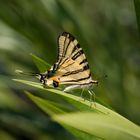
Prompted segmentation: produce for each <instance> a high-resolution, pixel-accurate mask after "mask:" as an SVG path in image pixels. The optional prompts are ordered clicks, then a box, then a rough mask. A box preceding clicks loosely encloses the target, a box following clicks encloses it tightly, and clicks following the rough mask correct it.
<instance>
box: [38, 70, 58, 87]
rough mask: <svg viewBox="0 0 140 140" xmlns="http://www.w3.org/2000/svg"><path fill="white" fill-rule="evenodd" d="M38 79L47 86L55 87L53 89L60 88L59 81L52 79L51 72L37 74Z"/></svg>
mask: <svg viewBox="0 0 140 140" xmlns="http://www.w3.org/2000/svg"><path fill="white" fill-rule="evenodd" d="M36 77H37V78H38V79H39V81H40V82H41V83H42V84H43V85H45V86H53V87H58V86H59V82H58V79H57V78H56V77H52V78H51V77H50V72H49V71H48V72H47V73H39V74H36Z"/></svg>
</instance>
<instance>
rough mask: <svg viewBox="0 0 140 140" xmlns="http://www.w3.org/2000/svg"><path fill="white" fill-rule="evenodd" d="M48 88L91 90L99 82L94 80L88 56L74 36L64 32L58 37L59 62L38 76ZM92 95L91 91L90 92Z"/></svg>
mask: <svg viewBox="0 0 140 140" xmlns="http://www.w3.org/2000/svg"><path fill="white" fill-rule="evenodd" d="M36 76H37V77H38V78H39V80H40V82H41V83H42V84H43V85H45V86H46V87H47V86H53V87H59V86H60V85H66V88H65V89H64V91H65V92H67V91H70V90H72V89H75V88H82V89H89V88H90V87H92V86H93V85H95V84H98V81H96V80H93V79H92V77H91V72H90V69H89V64H88V62H87V59H86V56H85V54H84V51H83V49H82V48H81V47H80V44H79V43H78V41H77V40H76V39H75V37H74V36H73V35H71V34H70V33H67V32H63V33H62V34H61V35H60V36H59V37H58V56H57V62H56V63H55V64H54V65H53V66H52V67H51V68H50V69H49V70H47V71H46V72H45V73H39V74H37V75H36ZM88 91H89V93H90V94H92V93H91V91H90V90H88Z"/></svg>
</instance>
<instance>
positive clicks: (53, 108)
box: [25, 91, 65, 115]
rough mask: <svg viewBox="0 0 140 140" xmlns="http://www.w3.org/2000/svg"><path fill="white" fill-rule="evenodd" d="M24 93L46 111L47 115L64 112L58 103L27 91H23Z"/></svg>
mask: <svg viewBox="0 0 140 140" xmlns="http://www.w3.org/2000/svg"><path fill="white" fill-rule="evenodd" d="M25 93H26V95H27V96H28V97H29V98H30V99H31V100H32V101H33V102H34V103H36V104H37V105H38V107H40V108H41V109H42V110H43V111H44V112H46V113H48V114H49V115H53V114H58V113H65V112H64V111H63V110H62V109H60V108H59V105H58V104H55V103H54V102H51V101H48V100H44V99H42V98H39V97H37V96H34V95H33V94H31V93H30V92H28V91H25Z"/></svg>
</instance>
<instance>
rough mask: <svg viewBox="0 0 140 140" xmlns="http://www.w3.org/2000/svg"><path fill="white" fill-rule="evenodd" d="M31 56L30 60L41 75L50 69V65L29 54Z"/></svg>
mask: <svg viewBox="0 0 140 140" xmlns="http://www.w3.org/2000/svg"><path fill="white" fill-rule="evenodd" d="M31 56H32V59H33V61H34V63H35V65H36V66H37V68H38V69H39V71H40V72H41V73H44V72H46V71H47V70H48V69H49V68H50V64H48V63H47V62H45V61H44V60H42V59H41V58H39V57H37V56H36V55H34V54H31Z"/></svg>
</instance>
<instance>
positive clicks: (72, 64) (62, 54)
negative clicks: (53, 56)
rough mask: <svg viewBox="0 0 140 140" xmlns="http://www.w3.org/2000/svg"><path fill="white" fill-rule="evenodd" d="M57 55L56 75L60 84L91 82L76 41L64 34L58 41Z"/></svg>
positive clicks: (87, 66)
mask: <svg viewBox="0 0 140 140" xmlns="http://www.w3.org/2000/svg"><path fill="white" fill-rule="evenodd" d="M58 44H59V55H58V62H57V64H58V69H57V71H56V75H57V76H58V77H59V82H60V84H81V85H82V84H85V83H86V84H88V83H90V82H91V81H92V79H91V74H90V70H89V65H88V62H87V59H86V57H85V54H84V52H83V50H82V48H81V47H80V45H79V43H78V41H77V40H76V39H75V38H74V37H73V36H72V35H71V34H69V33H66V32H64V33H63V34H62V35H61V36H60V37H59V39H58Z"/></svg>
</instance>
